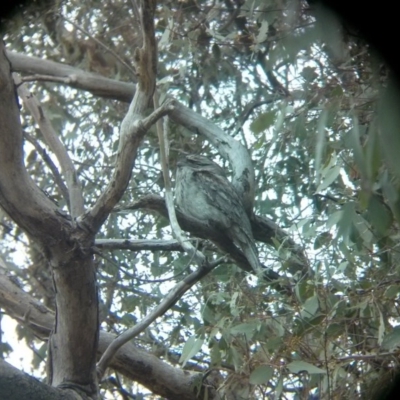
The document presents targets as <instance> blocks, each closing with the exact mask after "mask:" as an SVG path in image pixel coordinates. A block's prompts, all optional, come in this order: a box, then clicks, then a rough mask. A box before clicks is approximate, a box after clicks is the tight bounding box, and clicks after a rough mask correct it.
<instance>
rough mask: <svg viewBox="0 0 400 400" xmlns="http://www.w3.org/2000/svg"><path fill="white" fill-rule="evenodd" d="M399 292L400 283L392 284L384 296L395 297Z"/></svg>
mask: <svg viewBox="0 0 400 400" xmlns="http://www.w3.org/2000/svg"><path fill="white" fill-rule="evenodd" d="M399 293H400V285H391V286H389V287H388V288H387V289H386V290H385V293H384V296H385V297H388V298H389V299H394V298H395V297H397V296H398V294H399Z"/></svg>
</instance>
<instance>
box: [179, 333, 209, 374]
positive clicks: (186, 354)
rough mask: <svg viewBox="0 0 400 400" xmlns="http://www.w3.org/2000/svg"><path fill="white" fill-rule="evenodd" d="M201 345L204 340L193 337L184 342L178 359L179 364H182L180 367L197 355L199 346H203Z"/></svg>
mask: <svg viewBox="0 0 400 400" xmlns="http://www.w3.org/2000/svg"><path fill="white" fill-rule="evenodd" d="M203 343H204V339H202V338H196V336H194V335H193V336H191V337H190V338H189V339H188V340H187V341H186V343H185V345H184V346H183V350H182V354H181V357H180V359H179V362H180V363H182V367H184V366H185V365H186V363H187V362H188V361H189V360H190V359H191V358H192V357H193V356H195V355H196V354H197V353H198V351H199V350H200V349H201V346H203Z"/></svg>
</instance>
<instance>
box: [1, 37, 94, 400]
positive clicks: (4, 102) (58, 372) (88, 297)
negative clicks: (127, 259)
mask: <svg viewBox="0 0 400 400" xmlns="http://www.w3.org/2000/svg"><path fill="white" fill-rule="evenodd" d="M0 46H1V49H0V206H1V207H2V208H3V209H4V210H5V211H6V212H7V214H8V215H9V216H10V218H11V219H13V220H14V221H15V222H16V224H17V225H18V226H19V227H20V228H22V229H24V231H25V232H26V233H27V234H28V235H29V236H30V237H31V238H34V240H35V241H36V242H37V243H38V244H39V246H40V247H41V250H42V252H43V253H44V255H45V256H46V258H47V260H48V261H49V264H50V266H51V268H52V272H53V282H54V287H55V293H56V297H55V298H56V305H57V318H56V322H55V325H54V329H53V334H52V336H51V340H50V349H51V351H50V354H49V373H48V379H49V381H50V382H51V384H52V385H53V386H60V385H61V386H62V387H73V388H75V389H78V390H81V391H83V392H85V393H87V394H88V395H90V396H93V398H95V397H96V396H97V376H96V369H95V363H96V351H97V343H98V298H97V288H96V275H95V265H94V262H93V255H92V252H91V248H92V245H93V240H94V235H93V233H88V232H86V231H85V230H82V229H81V228H80V227H79V226H74V225H73V224H72V223H71V219H70V218H68V217H67V216H65V215H64V214H62V213H60V212H59V211H58V209H57V206H56V205H55V204H54V203H53V202H52V201H51V200H50V199H48V198H47V197H46V195H45V194H44V193H43V192H42V191H41V190H40V189H39V188H38V187H37V186H36V185H35V183H34V182H33V181H32V179H31V178H30V176H29V175H28V173H27V171H26V169H25V166H24V155H23V149H22V129H21V124H20V118H19V107H18V104H17V97H16V90H15V86H14V82H13V80H12V77H11V71H10V63H9V61H8V59H7V58H6V53H5V50H4V45H3V43H1V45H0Z"/></svg>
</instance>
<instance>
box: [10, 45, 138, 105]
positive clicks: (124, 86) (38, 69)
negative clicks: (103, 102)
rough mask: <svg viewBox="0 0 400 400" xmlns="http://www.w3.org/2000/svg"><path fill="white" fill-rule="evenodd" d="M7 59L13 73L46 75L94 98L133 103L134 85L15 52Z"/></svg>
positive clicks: (11, 52)
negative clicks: (87, 92) (90, 94)
mask: <svg viewBox="0 0 400 400" xmlns="http://www.w3.org/2000/svg"><path fill="white" fill-rule="evenodd" d="M7 57H8V59H9V60H10V63H11V68H12V71H15V72H22V73H28V74H39V75H45V76H47V77H49V78H50V77H51V76H53V77H54V80H53V82H60V79H62V83H65V84H66V85H68V86H71V87H73V88H76V89H81V90H87V91H89V92H91V93H92V94H93V95H94V96H100V97H105V98H111V99H116V100H120V101H124V102H126V103H129V102H131V101H132V98H133V95H134V93H135V90H136V85H134V84H133V83H128V82H120V81H116V80H113V79H108V78H104V77H102V76H101V75H98V74H94V73H91V72H85V71H82V70H81V69H79V68H75V67H71V66H70V65H67V64H62V63H58V62H54V61H49V60H42V59H41V58H38V57H33V56H26V55H24V54H19V53H15V52H13V51H7ZM39 80H40V79H39ZM47 80H50V79H47Z"/></svg>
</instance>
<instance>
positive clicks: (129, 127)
mask: <svg viewBox="0 0 400 400" xmlns="http://www.w3.org/2000/svg"><path fill="white" fill-rule="evenodd" d="M155 3H156V2H155V1H154V0H149V1H142V2H141V13H142V14H141V29H142V37H143V46H142V47H141V48H140V49H136V50H135V60H134V61H135V63H136V71H137V74H138V77H139V82H138V86H137V90H136V92H135V95H134V97H133V100H132V102H131V104H130V106H129V110H128V112H127V114H126V115H125V117H124V119H123V121H122V124H121V129H120V140H119V146H118V152H117V157H116V162H115V168H114V172H113V176H112V178H111V181H110V182H109V184H108V185H107V187H106V189H105V190H104V192H103V193H102V194H101V195H100V197H99V199H98V200H97V201H96V203H95V205H94V206H93V207H92V209H91V210H89V211H88V212H87V213H86V214H85V215H84V216H83V217H82V219H81V222H82V223H83V224H84V226H85V227H86V228H87V229H89V230H90V231H91V232H97V231H98V230H99V229H100V227H101V225H102V224H103V222H104V221H105V220H106V218H107V217H108V215H109V213H110V212H111V210H112V209H113V208H114V206H115V205H116V204H117V202H118V201H119V200H120V199H121V197H122V195H123V194H124V192H125V190H126V188H127V186H128V183H129V180H130V177H131V172H132V168H133V166H134V163H135V159H136V155H137V149H138V147H139V145H140V143H141V141H142V139H143V137H144V135H145V134H146V132H147V130H148V129H149V128H150V126H151V125H152V124H153V123H154V122H155V121H156V120H157V119H159V118H161V117H162V116H163V115H165V114H166V113H167V112H169V111H170V106H171V104H170V103H168V104H165V105H164V106H163V107H161V108H160V109H158V110H155V111H154V112H153V114H152V115H151V116H150V117H148V118H145V119H144V117H143V116H144V113H145V111H146V110H147V108H148V105H149V102H150V100H151V99H152V96H153V93H154V89H155V82H156V72H157V71H156V67H157V44H156V41H155V31H154V20H153V19H154V12H155Z"/></svg>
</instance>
